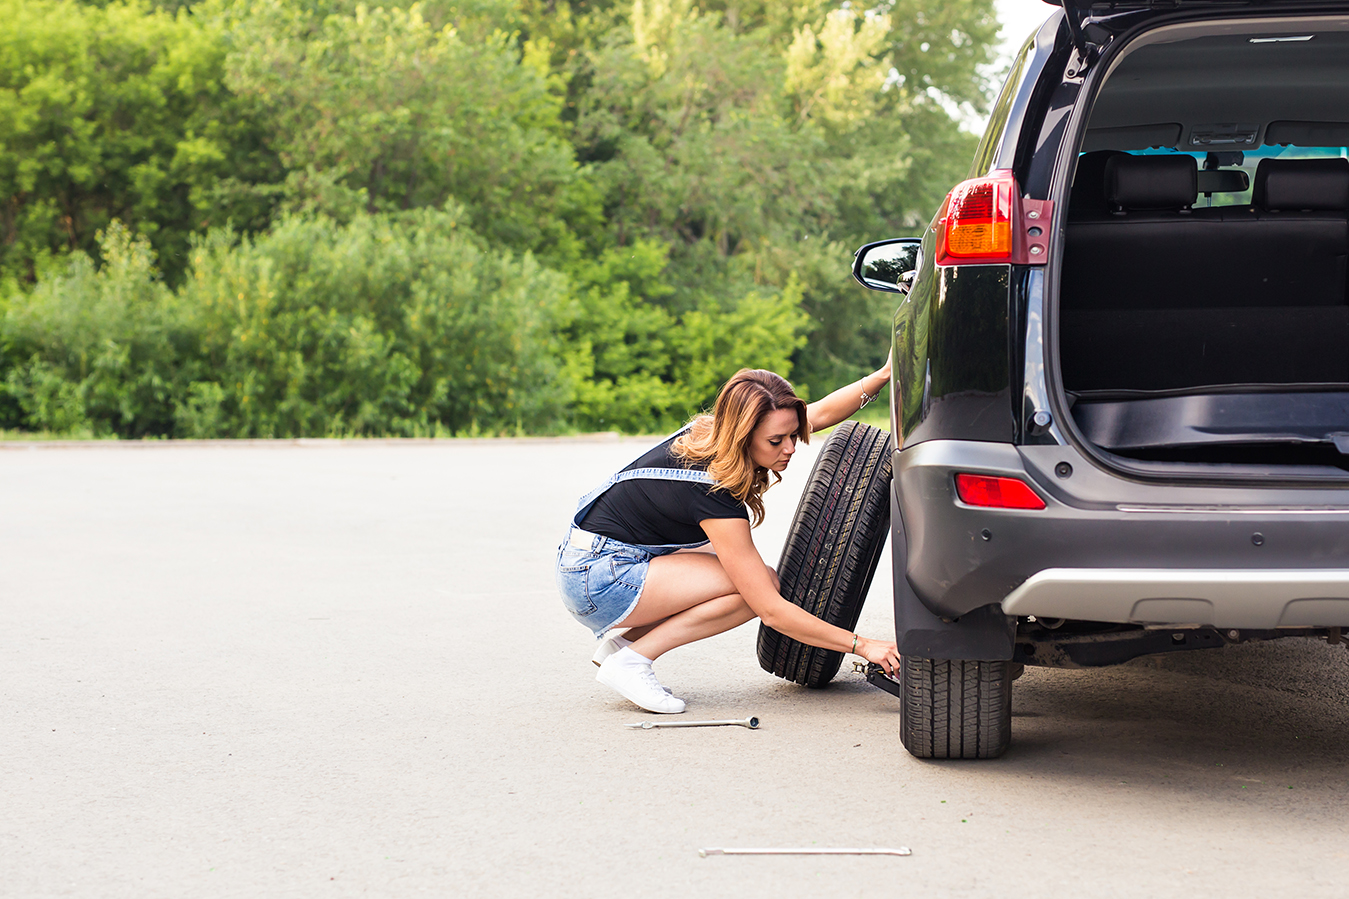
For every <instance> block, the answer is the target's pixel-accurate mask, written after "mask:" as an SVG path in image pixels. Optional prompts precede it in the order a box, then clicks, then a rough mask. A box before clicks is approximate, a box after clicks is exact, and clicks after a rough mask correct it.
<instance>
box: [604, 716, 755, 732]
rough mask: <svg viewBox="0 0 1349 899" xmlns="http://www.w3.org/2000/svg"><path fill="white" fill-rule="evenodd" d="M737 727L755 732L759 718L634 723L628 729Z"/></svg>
mask: <svg viewBox="0 0 1349 899" xmlns="http://www.w3.org/2000/svg"><path fill="white" fill-rule="evenodd" d="M730 725H735V726H737V727H748V728H749V729H750V730H754V729H755V728H757V727H758V726H759V719H758V718H737V719H735V720H728V721H634V722H633V723H632V724H629V725H628V727H640V728H641V729H642V730H650V729H651V728H653V727H727V726H730Z"/></svg>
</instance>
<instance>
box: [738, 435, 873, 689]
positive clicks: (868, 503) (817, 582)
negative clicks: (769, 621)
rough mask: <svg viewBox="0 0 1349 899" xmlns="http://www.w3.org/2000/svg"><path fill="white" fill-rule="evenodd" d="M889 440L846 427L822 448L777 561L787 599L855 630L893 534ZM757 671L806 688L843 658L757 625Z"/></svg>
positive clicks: (824, 680) (824, 679)
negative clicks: (877, 568) (889, 538)
mask: <svg viewBox="0 0 1349 899" xmlns="http://www.w3.org/2000/svg"><path fill="white" fill-rule="evenodd" d="M893 445H894V444H893V441H892V440H891V439H890V432H888V431H883V430H881V429H880V428H873V427H871V426H870V425H864V424H861V423H860V422H855V421H849V422H844V423H843V424H841V425H839V426H838V427H837V428H835V429H834V432H833V433H832V434H830V435H829V438H828V439H827V440H826V441H825V442H824V446H823V447H821V448H820V454H819V456H818V457H817V458H816V459H815V467H814V468H812V469H811V470H810V479H809V480H808V481H807V482H806V489H805V491H804V492H803V493H802V494H801V502H800V503H799V504H798V505H797V507H796V515H795V516H794V517H793V519H792V526H791V529H790V530H789V531H788V533H787V542H786V543H784V544H783V547H782V558H781V559H780V560H779V561H778V578H779V579H780V580H781V582H782V587H781V590H782V595H783V596H784V597H785V598H786V599H787V600H788V601H790V602H793V603H795V604H796V605H798V606H800V607H801V608H803V609H805V610H806V611H807V612H810V613H811V614H812V615H814V616H815V617H817V618H820V619H822V620H824V621H827V622H829V623H830V624H834V625H838V626H839V627H842V628H847V629H848V630H852V629H853V628H854V627H856V626H857V619H858V616H860V615H861V614H862V603H863V601H864V600H865V599H866V595H867V589H868V588H869V587H870V586H871V578H872V576H873V575H875V573H876V563H877V562H878V561H879V560H880V557H881V550H882V549H883V548H884V547H885V538H886V536H887V535H888V534H889V531H890V495H889V494H890V476H891V475H890V455H891V451H892V448H893ZM758 650H759V664H760V665H761V666H762V667H763V669H764V670H765V671H768V672H770V673H772V674H776V675H777V676H778V677H784V678H786V679H787V680H790V681H795V682H796V683H798V684H802V685H803V686H807V687H823V686H825V685H826V684H828V683H829V681H830V680H831V679H833V677H834V675H835V674H837V673H838V666H839V665H840V664H841V663H842V662H843V653H841V652H835V651H834V650H829V649H819V648H817V647H814V646H807V645H806V644H804V643H801V642H800V641H798V640H793V639H792V638H790V637H786V636H783V635H782V634H780V633H778V632H777V631H775V630H773V629H772V628H771V627H768V626H767V625H765V624H763V623H760V624H759V645H758Z"/></svg>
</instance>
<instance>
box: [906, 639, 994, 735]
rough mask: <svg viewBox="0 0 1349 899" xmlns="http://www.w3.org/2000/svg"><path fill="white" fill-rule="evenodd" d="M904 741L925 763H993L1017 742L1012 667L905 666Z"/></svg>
mask: <svg viewBox="0 0 1349 899" xmlns="http://www.w3.org/2000/svg"><path fill="white" fill-rule="evenodd" d="M900 685H901V686H902V688H903V692H904V701H903V704H902V705H901V708H900V723H899V729H900V739H901V740H902V741H903V743H904V748H905V749H907V750H908V751H909V752H910V753H911V754H913V755H915V756H917V757H918V758H920V759H993V758H997V757H998V756H1000V755H1002V754H1003V753H1004V752H1006V751H1007V746H1008V744H1010V743H1011V740H1012V663H1011V662H1006V661H1000V662H979V661H961V660H956V659H923V658H917V657H914V656H905V657H904V658H903V660H902V661H901V665H900Z"/></svg>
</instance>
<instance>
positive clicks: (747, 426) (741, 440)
mask: <svg viewBox="0 0 1349 899" xmlns="http://www.w3.org/2000/svg"><path fill="white" fill-rule="evenodd" d="M779 409H791V410H793V411H794V412H796V422H797V427H796V436H797V438H798V439H800V440H801V441H803V442H809V441H810V421H809V419H807V418H806V403H805V401H804V400H802V399H801V398H800V397H799V396H797V395H796V391H795V390H793V389H792V385H791V384H788V383H787V381H786V379H785V378H783V377H781V376H780V375H775V374H773V372H771V371H763V370H762V369H751V368H742V369H741V370H740V371H738V372H736V373H735V375H733V376H732V377H731V379H730V380H729V381H727V382H726V384H725V385H724V386H723V387H722V388H721V392H720V393H718V394H717V402H716V405H714V406H713V407H712V414H711V415H708V414H706V413H703V414H702V415H698V416H696V417H694V419H693V420H692V421H690V422H689V427H688V430H687V431H685V432H684V433H683V434H681V435H679V437H678V438H677V439H676V440H675V442H674V444H673V445H672V447H671V449H672V450H673V452H674V455H675V456H676V458H678V459H680V460H681V461H684V462H691V463H694V464H697V465H702V464H703V463H706V464H707V473H708V474H710V475H712V478H713V480H715V481H716V482H717V485H716V487H715V488H714V489H717V490H725V491H726V492H727V493H729V494H731V495H732V496H734V497H735V498H736V499H738V500H740V501H741V502H742V503H744V504H745V505H746V506H747V507H748V508H749V510H750V513H751V514H752V516H753V524H754V526H755V527H758V526H759V524H760V522H762V521H763V515H764V512H763V492H764V491H765V490H767V489H768V488H769V486H770V485H769V483H768V469H766V468H760V467H759V466H757V465H755V464H754V459H753V458H752V457H751V456H750V440H751V438H752V437H753V436H754V429H755V428H757V427H758V426H759V425H760V424H761V423H762V422H763V420H764V419H765V418H767V417H768V413H770V412H776V411H777V410H779ZM773 478H774V481H773V483H777V482H778V481H780V480H782V475H780V474H778V473H777V472H776V471H775V472H773Z"/></svg>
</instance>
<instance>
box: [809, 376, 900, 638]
mask: <svg viewBox="0 0 1349 899" xmlns="http://www.w3.org/2000/svg"><path fill="white" fill-rule="evenodd" d="M890 362H891V360H890V359H889V358H887V359H886V360H885V364H884V365H882V366H881V367H880V368H878V369H876V370H875V371H873V372H872V373H871V374H869V375H867V376H865V377H863V378H860V379H858V380H856V381H854V382H853V383H851V384H849V385H848V386H846V387H840V388H839V389H838V390H835V391H834V392H833V393H831V394H829V395H828V396H826V397H823V398H822V399H818V400H816V401H815V402H813V403H811V404H810V405H808V406H806V417H807V418H808V419H809V420H810V430H811V431H812V432H814V431H821V430H824V429H825V428H829V427H833V426H834V425H836V424H838V423H839V422H841V421H843V420H844V419H847V418H851V417H852V416H854V415H856V414H857V411H858V410H859V409H861V408H862V405H863V403H862V394H863V393H866V395H867V396H868V397H872V398H874V397H875V396H876V394H878V393H880V392H881V391H882V390H884V389H885V385H886V384H888V383H890ZM807 614H809V613H807ZM811 617H812V618H813V617H814V616H813V615H812V616H811ZM849 639H851V636H849Z"/></svg>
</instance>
